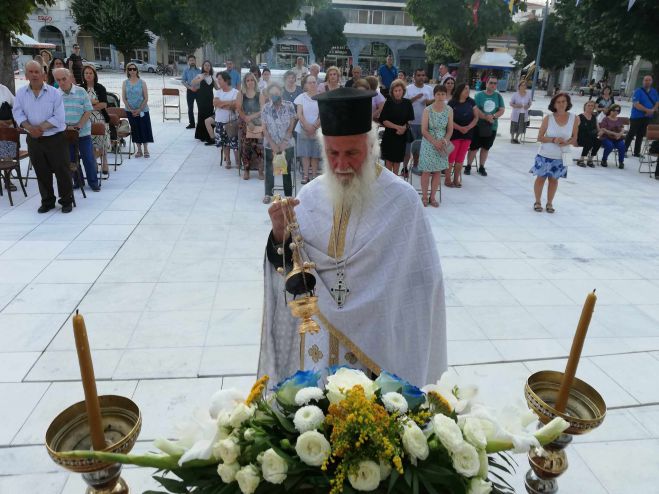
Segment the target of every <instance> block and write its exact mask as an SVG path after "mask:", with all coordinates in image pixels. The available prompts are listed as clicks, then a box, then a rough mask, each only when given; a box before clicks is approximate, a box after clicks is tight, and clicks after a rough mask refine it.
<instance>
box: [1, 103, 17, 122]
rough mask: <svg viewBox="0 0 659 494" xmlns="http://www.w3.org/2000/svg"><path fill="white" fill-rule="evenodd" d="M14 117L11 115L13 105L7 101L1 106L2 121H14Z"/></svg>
mask: <svg viewBox="0 0 659 494" xmlns="http://www.w3.org/2000/svg"><path fill="white" fill-rule="evenodd" d="M13 119H14V116H13V115H12V113H11V105H10V104H9V103H7V102H6V101H5V102H3V103H2V105H1V106H0V120H13Z"/></svg>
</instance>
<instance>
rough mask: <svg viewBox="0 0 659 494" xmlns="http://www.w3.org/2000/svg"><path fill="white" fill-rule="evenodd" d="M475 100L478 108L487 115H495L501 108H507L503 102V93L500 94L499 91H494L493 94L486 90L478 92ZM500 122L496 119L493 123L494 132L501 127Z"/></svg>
mask: <svg viewBox="0 0 659 494" xmlns="http://www.w3.org/2000/svg"><path fill="white" fill-rule="evenodd" d="M474 101H475V102H476V106H478V109H479V110H480V111H482V112H483V113H484V114H485V115H494V114H495V113H496V112H498V111H499V110H500V109H501V108H505V106H506V105H505V104H504V102H503V98H502V97H501V94H499V91H494V92H493V93H492V94H487V93H486V92H485V91H481V92H480V93H476V96H475V97H474ZM498 124H499V121H498V120H495V121H494V123H493V124H492V131H493V132H496V131H497V128H498V127H499V125H498Z"/></svg>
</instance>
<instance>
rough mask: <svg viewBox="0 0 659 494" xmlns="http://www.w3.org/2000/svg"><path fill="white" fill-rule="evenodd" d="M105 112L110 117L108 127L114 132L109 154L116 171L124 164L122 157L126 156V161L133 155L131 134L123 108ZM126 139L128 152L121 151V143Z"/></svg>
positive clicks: (112, 108)
mask: <svg viewBox="0 0 659 494" xmlns="http://www.w3.org/2000/svg"><path fill="white" fill-rule="evenodd" d="M107 112H108V115H110V127H111V128H114V132H115V133H116V135H115V137H114V138H113V139H112V142H111V144H112V151H111V152H112V153H113V154H114V170H115V171H117V166H120V165H122V164H123V162H124V157H123V155H124V154H127V155H128V159H130V157H131V156H132V155H133V134H132V132H131V131H130V124H128V114H127V113H126V110H124V109H123V108H115V107H108V108H107ZM123 122H126V123H123ZM126 124H128V129H126ZM126 138H128V151H122V150H121V142H122V141H124V142H125V139H126ZM117 160H119V161H117Z"/></svg>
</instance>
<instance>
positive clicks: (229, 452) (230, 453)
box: [213, 437, 240, 463]
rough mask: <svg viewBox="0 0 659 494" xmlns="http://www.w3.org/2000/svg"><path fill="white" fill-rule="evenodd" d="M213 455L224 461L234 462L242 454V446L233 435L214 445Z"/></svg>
mask: <svg viewBox="0 0 659 494" xmlns="http://www.w3.org/2000/svg"><path fill="white" fill-rule="evenodd" d="M213 456H214V457H215V458H219V459H221V460H222V461H223V462H224V463H234V462H235V461H236V460H237V459H238V457H239V456H240V446H238V444H237V441H236V439H235V438H233V437H229V438H227V439H222V440H221V441H218V442H217V443H216V444H215V446H214V447H213Z"/></svg>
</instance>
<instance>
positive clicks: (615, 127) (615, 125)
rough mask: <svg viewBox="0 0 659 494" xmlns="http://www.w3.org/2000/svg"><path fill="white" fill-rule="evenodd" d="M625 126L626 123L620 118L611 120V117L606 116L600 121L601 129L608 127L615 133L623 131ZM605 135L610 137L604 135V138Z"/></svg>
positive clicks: (607, 128)
mask: <svg viewBox="0 0 659 494" xmlns="http://www.w3.org/2000/svg"><path fill="white" fill-rule="evenodd" d="M624 126H625V124H623V123H622V121H621V120H620V119H619V118H616V119H615V120H611V119H610V118H609V117H606V118H604V119H602V121H601V122H600V129H606V130H609V131H611V132H615V133H620V132H622V129H623V127H624ZM605 137H606V138H608V136H602V138H605Z"/></svg>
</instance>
